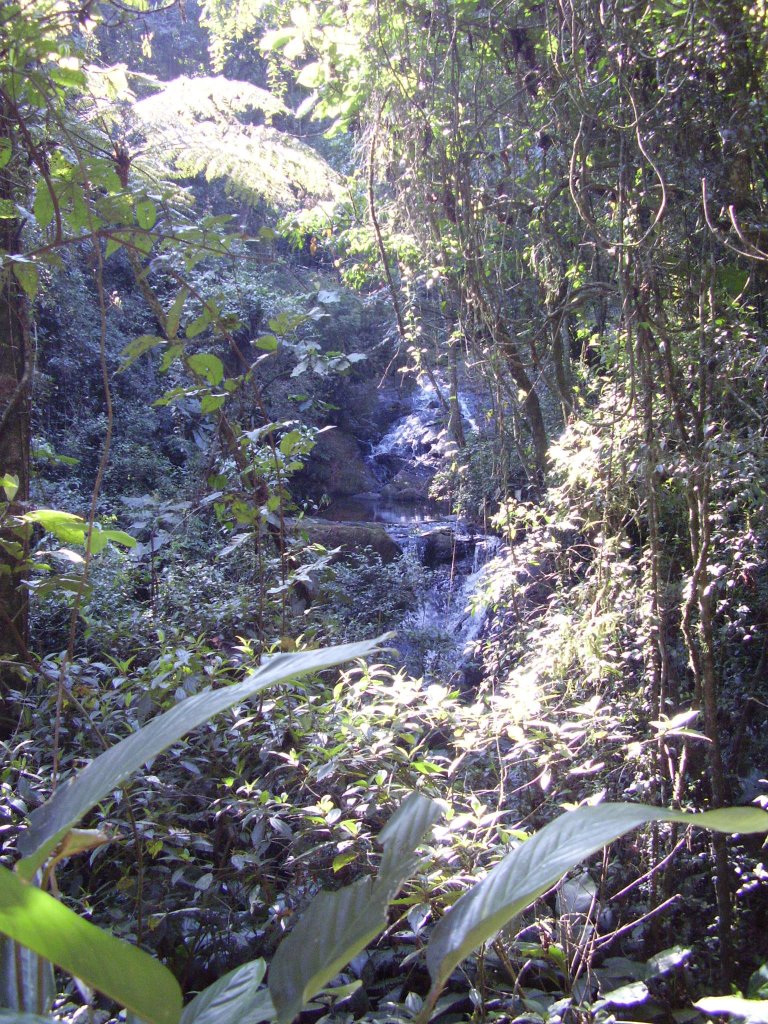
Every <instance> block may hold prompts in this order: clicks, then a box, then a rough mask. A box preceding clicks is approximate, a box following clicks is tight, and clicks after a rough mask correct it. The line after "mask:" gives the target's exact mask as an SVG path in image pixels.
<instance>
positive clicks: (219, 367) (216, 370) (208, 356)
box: [187, 352, 224, 387]
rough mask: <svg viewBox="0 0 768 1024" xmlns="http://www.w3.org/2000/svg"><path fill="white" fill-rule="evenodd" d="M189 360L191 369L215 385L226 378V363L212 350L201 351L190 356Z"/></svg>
mask: <svg viewBox="0 0 768 1024" xmlns="http://www.w3.org/2000/svg"><path fill="white" fill-rule="evenodd" d="M187 362H188V364H189V368H190V370H192V371H193V372H194V373H197V374H199V375H200V376H201V377H204V378H205V379H206V380H207V381H208V383H209V384H211V385H213V387H216V386H217V385H218V384H221V382H222V381H223V380H224V364H223V363H222V361H221V360H220V359H219V357H218V356H215V355H213V354H212V353H211V352H199V353H198V354H197V355H194V356H190V357H189V359H188V360H187Z"/></svg>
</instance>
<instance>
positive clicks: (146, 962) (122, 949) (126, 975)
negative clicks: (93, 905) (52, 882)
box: [0, 867, 181, 1024]
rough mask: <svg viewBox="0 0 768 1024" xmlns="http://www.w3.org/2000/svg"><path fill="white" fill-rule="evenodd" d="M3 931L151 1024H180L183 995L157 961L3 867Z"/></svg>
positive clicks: (0, 873)
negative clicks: (178, 1023) (178, 1022)
mask: <svg viewBox="0 0 768 1024" xmlns="http://www.w3.org/2000/svg"><path fill="white" fill-rule="evenodd" d="M0 931H2V932H3V933H4V934H5V935H8V936H10V937H11V938H12V939H13V940H14V941H15V942H18V943H19V944H20V945H22V946H26V947H27V948H28V949H31V950H32V951H33V952H35V953H37V954H38V956H41V957H45V959H46V960H50V961H51V962H52V963H55V964H58V966H59V967H61V968H63V969H64V970H65V971H68V972H69V973H70V974H74V975H76V976H77V977H78V978H81V979H82V980H83V981H84V982H85V983H86V984H88V985H92V986H93V988H95V989H98V990H99V992H103V993H104V994H105V995H107V996H109V997H110V998H111V999H114V1000H115V1001H116V1002H118V1003H120V1004H121V1005H122V1006H126V1007H128V1009H130V1010H133V1011H134V1012H135V1013H136V1014H138V1016H139V1017H141V1018H142V1019H143V1020H146V1021H149V1022H150V1024H176V1022H177V1021H178V1019H179V1014H180V1013H181V990H180V989H179V986H178V984H177V982H176V979H175V978H174V977H173V975H172V974H171V972H170V971H169V970H167V968H165V967H163V965H162V964H161V963H160V962H159V960H155V959H154V957H151V956H150V955H149V954H148V953H144V952H143V951H142V950H140V949H138V948H137V947H136V946H131V945H129V944H128V943H127V942H122V941H121V940H120V939H116V938H115V937H114V936H113V935H110V934H109V932H106V931H103V930H102V929H101V928H97V927H96V926H95V925H93V924H90V923H89V922H88V921H86V920H84V919H83V918H82V917H78V915H77V914H75V913H74V912H73V911H71V910H70V909H69V908H68V907H65V906H64V904H63V903H60V902H59V901H58V900H56V899H54V898H53V896H49V895H48V893H46V892H43V891H42V889H38V888H37V886H35V885H31V884H30V883H28V882H24V881H22V879H21V878H19V877H18V875H16V874H14V872H13V871H9V870H8V869H7V868H3V867H0Z"/></svg>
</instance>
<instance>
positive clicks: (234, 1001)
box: [0, 960, 275, 1024]
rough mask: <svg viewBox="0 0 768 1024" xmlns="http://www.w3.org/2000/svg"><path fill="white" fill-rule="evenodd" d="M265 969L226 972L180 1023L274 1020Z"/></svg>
mask: <svg viewBox="0 0 768 1024" xmlns="http://www.w3.org/2000/svg"><path fill="white" fill-rule="evenodd" d="M266 969H267V965H266V963H265V962H264V961H263V960H251V961H250V963H247V964H243V965H242V967H236V968H235V969H234V970H233V971H230V972H229V973H228V974H225V975H224V977H223V978H219V980H218V981H215V982H214V983H213V984H212V985H209V986H208V988H206V989H203V991H202V992H200V993H199V994H198V995H196V996H195V998H194V999H193V1000H192V1002H191V1003H189V1005H188V1006H185V1007H184V1012H183V1013H182V1015H181V1021H180V1024H260V1022H261V1021H267V1020H272V1018H273V1017H274V1016H275V1008H274V1007H273V1005H272V1000H271V999H270V996H269V992H268V991H267V989H266V988H259V985H260V984H261V982H262V980H263V978H264V974H265V972H266ZM0 1024H2V1022H0Z"/></svg>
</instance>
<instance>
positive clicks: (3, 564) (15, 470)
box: [0, 174, 32, 733]
mask: <svg viewBox="0 0 768 1024" xmlns="http://www.w3.org/2000/svg"><path fill="white" fill-rule="evenodd" d="M0 198H3V199H11V198H12V188H11V182H10V178H9V177H8V176H7V175H5V174H0ZM19 233H20V225H19V223H18V221H14V220H3V221H0V246H2V248H3V249H4V250H5V251H6V252H7V253H9V254H14V253H17V252H18V251H19ZM11 266H12V265H11V264H10V263H7V264H6V268H5V270H4V272H3V274H2V277H0V282H1V283H2V290H3V296H2V301H1V302H0V476H2V475H5V476H10V477H15V478H16V480H17V481H18V487H17V489H16V493H15V494H13V496H12V498H11V500H8V497H9V493H10V492H6V491H5V490H0V543H1V544H2V546H1V547H0V733H3V732H5V731H6V730H7V728H8V727H9V725H10V724H11V717H12V716H11V713H10V708H9V707H8V706H7V699H6V694H7V691H8V688H9V686H12V685H15V684H16V670H15V668H14V665H15V664H17V663H18V662H19V661H20V660H21V659H23V658H25V656H26V654H27V637H28V628H27V606H28V601H27V592H26V588H25V587H24V585H23V582H22V575H23V572H24V565H25V561H26V553H27V552H26V543H25V542H24V541H23V540H22V539H21V538H20V536H19V534H18V532H17V531H16V530H15V529H14V525H13V517H14V516H16V515H18V514H19V513H20V512H22V511H23V510H24V507H25V505H26V502H27V501H28V499H29V447H30V443H29V438H30V385H31V380H32V365H31V362H32V354H31V345H30V343H29V326H28V318H27V299H26V296H25V295H24V292H23V290H22V288H21V286H20V285H19V283H18V281H17V280H16V278H15V277H14V275H13V273H12V270H11Z"/></svg>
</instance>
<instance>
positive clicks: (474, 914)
mask: <svg viewBox="0 0 768 1024" xmlns="http://www.w3.org/2000/svg"><path fill="white" fill-rule="evenodd" d="M651 821H674V822H681V823H682V824H685V825H700V826H702V827H704V828H710V829H714V830H715V831H718V832H742V833H751V832H765V831H768V814H766V812H765V811H761V810H758V809H757V808H755V807H731V808H722V809H719V810H716V811H707V812H705V813H703V814H687V813H684V812H682V811H666V810H661V809H659V808H656V807H647V806H645V805H643V804H599V805H598V806H596V807H581V808H579V809H578V810H575V811H570V812H569V813H567V814H563V815H562V816H561V817H559V818H557V819H555V821H552V822H550V823H549V824H548V825H545V826H544V828H542V829H541V830H540V831H539V832H537V833H536V835H534V836H533V837H532V838H531V839H529V840H527V841H526V842H524V843H521V845H520V846H518V847H517V849H515V850H513V851H512V853H510V854H508V855H507V856H506V857H505V858H504V859H503V860H502V861H501V862H500V863H499V864H497V865H496V867H495V868H494V869H493V870H492V871H491V872H490V873H489V874H488V875H487V876H486V877H485V878H484V879H483V880H482V881H481V882H480V883H478V885H476V886H475V887H474V888H473V889H471V890H470V891H469V892H467V893H465V895H464V896H462V897H461V899H460V900H459V901H458V902H457V903H456V904H455V905H454V907H453V908H452V909H451V910H450V911H449V912H448V913H447V914H446V915H445V917H443V918H441V920H440V921H438V923H437V925H436V926H435V930H434V932H433V933H432V937H431V939H430V942H429V945H428V947H427V966H428V968H429V972H430V974H431V976H432V980H433V990H439V989H440V988H442V986H443V984H444V983H445V981H446V980H447V978H448V977H449V976H450V974H451V972H452V971H453V969H454V968H455V967H456V966H457V965H458V964H459V963H461V961H462V960H463V959H464V958H465V957H467V956H469V954H470V953H472V952H473V951H474V950H475V949H477V947H478V946H480V945H481V944H482V943H483V942H486V941H487V940H488V939H490V938H491V937H492V936H493V935H495V934H496V932H497V931H498V930H499V929H500V928H502V927H503V926H504V925H505V924H506V923H507V922H508V921H509V920H510V918H512V917H514V915H515V914H518V913H520V911H521V910H524V909H525V907H527V906H528V904H529V903H532V902H533V901H534V900H535V899H536V898H537V897H538V896H540V895H541V894H542V893H543V892H546V890H547V889H549V888H550V886H552V885H554V884H555V882H557V881H558V879H560V878H561V877H562V876H563V875H564V874H565V872H566V871H569V870H570V869H571V868H573V867H575V866H576V865H577V864H579V863H580V862H581V861H582V860H584V859H585V858H586V857H589V856H590V855H591V854H593V853H596V852H597V851H598V850H600V849H601V848H602V847H603V846H605V845H606V844H607V843H610V842H612V841H613V840H614V839H618V838H619V836H622V835H624V833H625V832H628V831H630V830H631V829H633V828H637V827H639V826H640V825H644V824H646V823H648V822H651Z"/></svg>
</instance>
